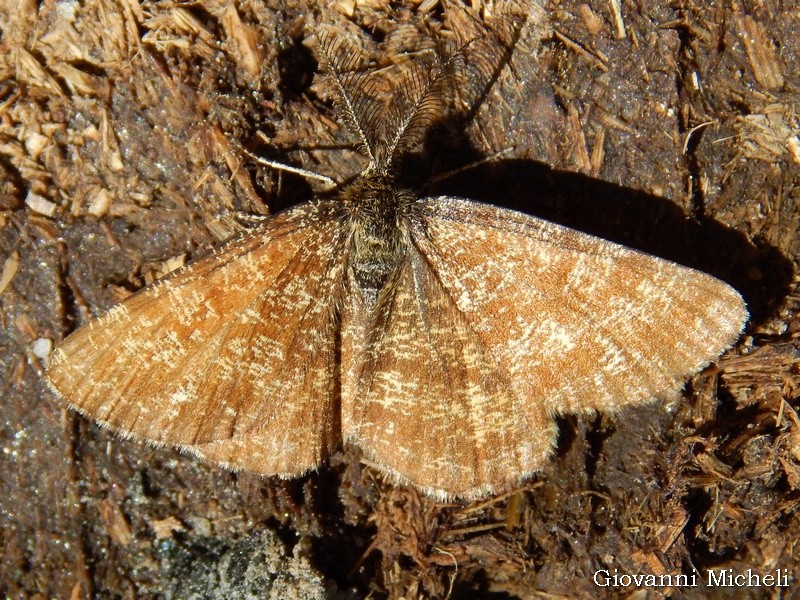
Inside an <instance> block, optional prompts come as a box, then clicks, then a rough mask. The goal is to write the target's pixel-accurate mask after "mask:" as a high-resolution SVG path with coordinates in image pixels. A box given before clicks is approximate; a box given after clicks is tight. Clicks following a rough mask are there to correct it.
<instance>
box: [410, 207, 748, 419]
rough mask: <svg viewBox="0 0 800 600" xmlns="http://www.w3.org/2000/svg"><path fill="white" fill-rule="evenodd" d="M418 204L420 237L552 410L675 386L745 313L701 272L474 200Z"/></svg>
mask: <svg viewBox="0 0 800 600" xmlns="http://www.w3.org/2000/svg"><path fill="white" fill-rule="evenodd" d="M419 206H420V214H421V222H420V224H419V225H418V227H416V228H415V229H413V230H412V232H413V236H414V242H415V244H416V245H417V246H418V247H419V248H420V250H421V252H422V253H423V254H424V255H425V256H426V257H427V259H428V260H429V261H430V263H431V265H432V266H433V269H434V271H435V272H436V274H437V276H438V277H439V278H440V280H441V281H442V283H443V285H444V287H445V288H446V289H447V291H448V293H449V294H450V295H451V297H452V298H453V299H454V300H455V301H456V304H457V305H458V307H459V309H460V311H461V313H462V314H463V316H464V318H465V319H466V320H467V321H469V322H470V323H471V324H472V326H473V327H474V329H475V331H476V332H478V335H479V336H480V339H481V341H482V343H483V344H484V346H485V347H486V349H487V351H488V352H489V354H490V355H491V356H493V357H494V358H495V360H496V361H497V362H498V364H500V365H504V366H505V369H506V372H507V377H508V381H510V382H511V384H512V386H513V390H514V392H515V393H516V394H517V395H519V396H521V397H523V398H526V399H527V400H528V402H530V403H531V404H533V405H541V406H544V407H546V408H547V410H548V411H549V412H550V413H551V414H552V413H560V412H580V411H586V410H598V409H610V408H615V407H619V406H621V405H623V404H626V403H635V402H642V401H644V400H647V399H650V398H653V397H656V396H666V395H669V394H671V393H674V392H676V391H678V390H679V389H680V387H681V386H682V384H683V382H684V381H685V378H686V377H687V376H689V375H691V374H694V373H696V372H697V371H699V370H700V369H701V368H702V367H704V366H705V365H707V364H708V363H709V362H710V361H711V360H713V359H715V358H716V357H717V356H719V354H720V353H721V352H722V351H723V350H725V349H726V348H728V347H729V346H730V345H731V344H732V343H733V342H734V341H735V340H736V338H737V337H738V336H739V335H740V333H741V331H742V328H743V326H744V323H745V321H746V320H747V311H746V309H745V306H744V302H743V300H742V298H741V297H740V296H739V294H738V293H737V292H736V291H735V290H733V289H732V288H731V287H729V286H728V285H726V284H724V283H722V282H721V281H719V280H717V279H715V278H713V277H711V276H709V275H706V274H705V273H700V272H698V271H695V270H693V269H689V268H686V267H682V266H679V265H676V264H673V263H671V262H668V261H665V260H662V259H658V258H655V257H652V256H649V255H646V254H643V253H641V252H637V251H634V250H631V249H629V248H625V247H623V246H619V245H617V244H613V243H611V242H608V241H605V240H602V239H599V238H596V237H593V236H590V235H587V234H584V233H580V232H577V231H574V230H571V229H568V228H565V227H561V226H559V225H555V224H553V223H548V222H546V221H542V220H540V219H536V218H534V217H530V216H527V215H523V214H521V213H517V212H513V211H509V210H504V209H500V208H496V207H493V206H488V205H483V204H480V203H477V202H471V201H468V200H459V199H455V198H448V197H440V198H427V199H425V200H423V201H421V203H420V205H419Z"/></svg>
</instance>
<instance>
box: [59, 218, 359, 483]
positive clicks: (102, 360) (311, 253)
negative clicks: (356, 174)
mask: <svg viewBox="0 0 800 600" xmlns="http://www.w3.org/2000/svg"><path fill="white" fill-rule="evenodd" d="M337 210H338V209H337V208H336V207H335V206H334V205H331V204H329V203H307V204H304V205H301V206H298V207H297V208H295V209H292V210H290V211H287V212H285V213H282V214H281V215H278V216H277V217H275V218H273V219H271V220H270V221H268V222H267V223H266V224H264V225H263V226H261V227H259V228H257V229H255V230H253V231H250V232H248V233H247V234H246V235H245V236H244V237H243V238H241V239H239V240H237V241H234V242H232V243H229V244H227V245H225V246H223V247H222V248H220V249H219V250H218V251H217V252H215V253H214V254H212V255H211V256H209V257H207V258H205V259H202V260H200V261H198V262H197V263H193V264H191V265H189V266H188V267H185V268H184V269H182V270H180V271H179V272H178V273H176V274H175V276H173V277H168V278H166V279H165V280H163V281H161V282H159V283H157V284H156V285H153V286H151V287H149V288H146V289H145V290H143V291H142V292H140V293H139V294H137V295H136V296H134V297H132V298H130V299H128V300H127V301H126V302H125V303H123V304H121V305H119V306H117V307H115V308H113V309H111V310H110V311H109V312H108V313H106V314H105V315H103V316H101V317H99V318H97V319H95V320H93V321H92V322H90V323H89V324H88V325H87V326H86V327H83V328H81V329H80V330H78V331H77V332H75V333H74V334H73V335H71V336H69V337H68V338H67V339H66V340H65V341H64V343H62V344H61V345H60V346H59V347H58V349H57V350H56V351H55V353H54V354H53V356H52V358H51V360H50V363H49V365H48V378H49V381H50V385H51V387H52V388H53V389H54V390H55V391H56V392H57V393H58V394H59V395H60V396H63V397H64V398H65V399H67V400H68V401H69V402H70V404H71V405H72V406H73V407H74V408H76V409H77V410H79V411H80V412H82V413H84V414H87V415H90V416H91V417H93V418H95V419H97V420H98V421H100V422H101V423H102V424H104V425H108V426H110V427H111V428H113V429H115V430H119V431H120V432H122V433H124V434H126V435H130V436H133V437H136V438H144V439H147V440H150V441H153V442H156V443H163V444H170V445H177V446H180V447H183V448H185V449H188V450H190V451H192V452H194V453H197V454H201V455H203V456H206V457H207V458H209V459H212V460H215V461H218V462H222V463H224V464H227V465H229V466H232V467H236V468H244V469H247V470H250V471H254V472H258V473H270V474H284V475H290V474H297V473H301V472H303V471H306V470H308V469H310V468H312V467H314V466H316V465H317V464H318V463H319V461H320V460H321V459H322V458H324V456H325V455H326V454H327V453H328V452H329V451H330V450H331V449H332V448H333V447H335V446H336V444H337V443H338V442H339V440H340V437H341V431H340V424H339V407H338V398H337V397H336V390H335V382H336V379H337V376H336V370H337V369H338V365H337V360H336V349H335V341H336V335H335V331H336V327H337V324H336V304H337V302H339V295H340V293H341V290H342V288H341V280H342V271H343V260H342V256H341V253H342V252H343V250H342V249H343V248H344V235H345V233H344V228H343V227H342V225H341V220H340V219H339V217H338V213H337ZM332 250H333V252H332ZM201 282H202V286H200V285H198V283H201ZM300 399H301V400H302V401H298V400H300Z"/></svg>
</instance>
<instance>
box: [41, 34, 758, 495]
mask: <svg viewBox="0 0 800 600" xmlns="http://www.w3.org/2000/svg"><path fill="white" fill-rule="evenodd" d="M320 50H321V51H322V55H323V58H324V62H325V63H327V67H328V71H329V72H330V75H331V78H332V81H333V83H334V89H335V93H336V94H337V97H338V106H339V111H340V112H341V114H342V120H343V122H344V124H345V125H346V126H347V127H348V128H349V129H350V130H351V132H352V133H353V134H354V135H355V136H356V138H357V140H358V144H359V147H360V148H361V149H362V150H363V152H364V153H365V154H366V156H367V158H368V159H369V166H368V167H367V168H366V170H365V171H364V172H363V173H362V174H361V175H360V176H359V177H357V178H356V179H355V180H353V181H352V182H351V183H350V184H348V185H346V186H345V187H343V188H342V189H341V190H340V191H339V192H338V193H337V194H336V195H335V196H334V197H332V198H328V199H316V200H312V201H310V202H306V203H304V204H301V205H299V206H296V207H294V208H291V209H288V210H286V211H284V212H281V213H278V214H277V215H275V216H273V217H271V218H269V219H268V220H267V221H266V222H264V223H263V224H261V225H260V226H257V227H255V228H254V229H251V230H248V231H247V232H246V233H244V234H243V235H240V236H239V237H238V238H237V239H235V240H233V241H231V242H228V243H226V244H225V245H223V246H222V247H221V248H219V249H217V250H216V251H215V252H214V253H213V254H211V255H210V256H207V257H205V258H203V259H201V260H198V261H197V262H194V263H192V264H190V265H188V266H186V267H184V268H182V269H180V270H178V271H177V272H175V273H174V274H172V275H171V276H168V277H166V278H164V279H163V280H161V281H158V282H157V283H155V284H153V285H151V286H149V287H147V288H145V289H143V290H141V291H140V292H139V293H137V294H136V295H134V296H132V297H131V298H129V299H127V300H126V301H125V302H123V303H122V304H120V305H118V306H116V307H114V308H112V309H111V310H110V311H108V312H107V313H106V314H104V315H102V316H100V317H98V318H96V319H94V320H92V321H91V322H89V323H88V324H87V325H86V326H84V327H82V328H80V329H79V330H78V331H76V332H75V333H73V334H72V335H70V336H69V337H68V338H67V339H66V340H64V342H63V343H61V344H60V345H59V346H58V348H57V349H56V350H55V352H54V353H53V355H52V356H51V358H50V361H49V366H48V379H49V384H50V386H51V388H52V389H53V391H54V392H55V393H56V394H57V395H58V396H60V397H62V398H63V399H65V400H66V401H67V402H69V405H70V406H71V407H72V408H74V409H75V410H77V411H79V412H80V413H82V414H84V415H86V416H88V417H91V418H92V419H95V420H96V421H98V422H99V423H100V424H102V425H105V426H108V427H109V428H111V429H112V430H114V431H116V432H118V433H120V434H122V435H124V436H127V437H132V438H134V439H142V440H147V441H149V442H152V443H155V444H160V445H169V446H174V447H177V448H179V449H181V450H185V451H188V452H190V453H192V454H195V455H198V456H200V457H203V458H205V459H207V460H209V461H213V462H215V463H218V464H220V465H222V466H224V467H226V468H230V469H237V470H238V469H244V470H247V471H251V472H254V473H260V474H264V475H278V476H280V477H296V476H299V475H301V474H303V473H306V472H307V471H310V470H312V469H315V468H316V467H317V466H318V465H320V463H321V462H322V461H324V460H325V459H326V457H327V456H328V455H329V454H330V453H331V452H333V451H334V450H335V449H336V448H337V446H338V445H339V444H340V443H341V442H342V440H344V442H346V443H351V444H356V445H357V446H359V447H360V448H361V449H362V450H363V452H364V454H365V456H366V457H367V458H368V459H369V460H370V461H372V462H373V463H374V464H376V465H377V466H378V467H380V468H381V469H382V470H383V471H385V472H386V473H388V474H390V475H391V476H392V477H394V478H395V479H396V480H398V481H400V482H409V483H411V484H413V485H415V486H417V487H418V488H419V489H421V490H423V491H424V492H426V493H428V494H431V495H433V496H435V497H437V498H443V499H449V498H455V497H458V498H467V499H471V498H478V497H481V496H485V495H488V494H490V493H493V492H496V491H499V490H502V489H504V488H506V487H508V486H510V485H512V484H514V483H516V482H519V481H520V480H521V479H523V478H525V477H527V476H529V475H530V474H532V473H533V472H535V471H536V470H537V469H539V468H540V467H541V466H542V464H543V463H544V462H545V461H546V460H547V459H548V457H549V455H550V454H551V452H552V449H553V446H554V443H555V440H556V426H555V424H554V416H555V415H557V414H561V413H585V412H589V411H598V410H611V409H617V408H618V407H620V406H622V405H625V404H635V403H642V402H645V401H648V400H650V399H653V398H655V397H663V396H668V395H674V394H676V393H677V392H678V391H679V390H680V389H681V387H682V385H683V383H684V381H685V379H686V378H687V377H688V376H690V375H692V374H694V373H697V372H698V371H699V370H700V369H702V368H703V367H704V366H705V365H707V364H708V363H709V362H711V361H713V360H715V359H716V358H717V357H718V356H719V355H720V353H721V352H722V351H724V350H725V349H726V348H728V347H729V346H730V345H731V344H732V343H733V342H734V341H735V340H736V339H737V337H738V336H739V335H740V333H741V331H742V328H743V326H744V323H745V321H746V320H747V316H748V315H747V311H746V309H745V305H744V302H743V300H742V298H741V296H740V295H739V294H738V293H737V292H736V291H735V290H734V289H732V288H731V287H729V286H728V285H726V284H724V283H722V282H721V281H719V280H717V279H715V278H713V277H711V276H709V275H706V274H704V273H700V272H698V271H695V270H692V269H689V268H686V267H682V266H679V265H676V264H673V263H671V262H668V261H666V260H662V259H660V258H655V257H653V256H649V255H646V254H643V253H641V252H637V251H635V250H631V249H628V248H625V247H622V246H619V245H617V244H613V243H611V242H608V241H605V240H602V239H599V238H596V237H592V236H590V235H587V234H584V233H580V232H578V231H574V230H571V229H568V228H565V227H562V226H559V225H555V224H552V223H549V222H546V221H543V220H541V219H537V218H534V217H531V216H527V215H525V214H521V213H518V212H513V211H510V210H505V209H501V208H496V207H494V206H488V205H484V204H480V203H477V202H473V201H470V200H465V199H460V198H453V197H448V196H440V197H418V196H417V195H416V194H415V193H413V192H412V191H410V190H408V189H405V188H403V187H402V186H400V185H399V184H398V180H397V178H396V177H395V165H396V164H397V161H398V157H400V156H401V155H402V154H403V153H404V152H405V151H407V150H408V149H409V148H410V147H411V146H412V145H414V144H415V143H417V142H418V141H419V136H420V134H421V132H422V133H424V131H425V129H426V128H427V127H428V126H429V124H430V122H431V121H432V120H433V119H434V118H435V116H436V114H437V113H438V111H440V110H441V108H442V101H441V100H440V98H441V96H442V93H443V87H444V85H445V82H446V80H447V76H446V73H447V72H448V65H447V64H445V65H444V66H443V67H442V68H441V69H439V71H438V72H434V73H430V72H427V73H423V71H422V70H417V71H414V70H412V71H411V74H410V76H409V77H408V79H407V81H406V82H405V84H404V85H401V86H398V87H397V88H396V89H395V90H394V91H393V94H394V96H395V97H394V102H393V104H391V105H390V106H389V108H388V109H386V110H383V108H382V105H380V104H379V103H378V101H377V100H375V99H374V98H373V97H371V96H370V95H369V94H368V93H367V92H368V91H370V90H371V89H372V88H370V87H369V85H367V84H365V83H363V82H361V80H360V79H358V80H357V76H356V75H354V74H352V73H351V72H349V71H348V69H347V68H346V67H347V66H348V64H349V63H347V62H346V61H342V60H341V59H338V58H337V57H336V50H337V48H336V44H335V43H330V42H328V41H326V40H324V39H323V43H322V44H321V45H320ZM358 77H360V75H359V76H358ZM381 119H383V124H384V126H383V127H382V128H381V127H375V125H376V123H377V122H379V121H380V120H381Z"/></svg>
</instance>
